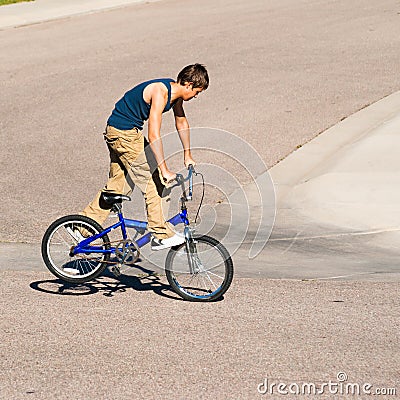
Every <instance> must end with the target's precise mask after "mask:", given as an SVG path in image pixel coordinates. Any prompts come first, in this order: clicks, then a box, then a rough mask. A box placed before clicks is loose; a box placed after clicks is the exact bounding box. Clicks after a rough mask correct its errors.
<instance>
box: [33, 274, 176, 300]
mask: <svg viewBox="0 0 400 400" xmlns="http://www.w3.org/2000/svg"><path fill="white" fill-rule="evenodd" d="M138 269H139V270H140V271H141V273H140V274H139V275H125V274H121V275H120V276H118V277H116V276H115V275H114V274H112V273H111V272H110V271H109V270H108V269H106V270H105V271H104V272H103V274H102V275H101V276H100V277H98V278H97V279H95V280H93V281H91V282H87V283H79V284H77V283H68V282H65V281H62V280H61V279H48V280H41V281H35V282H32V283H30V285H29V286H30V287H31V289H33V290H37V291H38V292H43V293H47V294H54V295H61V296H87V295H93V294H96V293H102V294H103V296H106V297H113V296H115V295H117V294H121V293H125V292H127V291H129V290H135V291H138V292H143V291H148V290H151V291H153V292H154V293H155V294H157V295H159V296H162V297H166V298H169V299H172V300H180V301H183V299H182V298H181V297H179V296H178V295H177V294H176V293H175V292H174V291H173V290H172V289H171V287H170V286H169V285H168V284H165V283H164V282H163V280H162V276H160V274H158V273H156V272H155V271H151V270H148V269H146V268H143V267H139V268H138Z"/></svg>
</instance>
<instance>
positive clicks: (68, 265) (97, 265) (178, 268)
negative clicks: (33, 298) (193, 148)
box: [42, 166, 233, 302]
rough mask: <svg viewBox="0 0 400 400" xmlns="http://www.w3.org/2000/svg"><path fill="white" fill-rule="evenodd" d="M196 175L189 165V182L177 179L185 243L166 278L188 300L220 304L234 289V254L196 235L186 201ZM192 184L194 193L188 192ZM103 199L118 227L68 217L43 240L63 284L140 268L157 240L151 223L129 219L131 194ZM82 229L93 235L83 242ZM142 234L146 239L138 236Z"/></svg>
mask: <svg viewBox="0 0 400 400" xmlns="http://www.w3.org/2000/svg"><path fill="white" fill-rule="evenodd" d="M193 175H201V176H202V174H200V173H197V172H196V171H195V170H194V168H193V166H189V168H188V175H187V177H186V178H184V177H183V176H182V175H181V174H177V177H176V184H175V186H180V187H181V189H182V196H181V198H180V203H181V207H180V208H181V211H180V213H179V214H177V215H175V216H174V217H172V218H171V219H169V220H168V222H170V223H171V224H172V225H174V226H176V225H178V224H182V223H183V224H184V231H183V233H184V237H185V242H184V243H183V244H181V245H178V246H175V247H172V248H170V249H169V252H168V254H167V257H166V260H165V274H166V277H167V279H168V283H169V284H170V286H171V288H172V289H173V290H174V291H175V292H176V293H177V294H178V295H179V296H181V297H182V298H183V299H185V300H190V301H203V302H204V301H214V300H216V299H218V298H220V297H221V296H222V295H223V294H224V293H225V292H226V291H227V290H228V289H229V286H230V285H231V282H232V278H233V262H232V258H231V256H230V254H229V252H228V250H227V249H226V248H225V247H224V246H223V245H222V244H221V243H220V242H219V241H218V240H216V239H214V238H212V237H210V236H206V235H197V234H195V232H194V228H193V227H192V226H191V225H190V222H189V219H188V211H187V207H186V202H187V201H190V200H192V197H193ZM187 181H189V185H188V189H186V188H185V182H187ZM102 197H103V200H104V201H105V202H106V203H108V204H109V205H110V206H111V210H112V211H113V212H115V213H117V214H118V222H117V223H115V224H113V225H111V226H109V227H108V228H106V229H103V227H102V226H101V225H99V224H98V223H97V222H96V221H94V220H93V219H91V218H88V217H86V216H83V215H67V216H65V217H62V218H59V219H57V220H56V221H54V222H53V223H52V224H51V225H50V226H49V227H48V229H47V230H46V232H45V234H44V236H43V239H42V257H43V261H44V263H45V264H46V267H47V268H48V269H49V270H50V272H51V273H53V274H54V275H55V276H56V277H58V278H59V279H61V280H63V281H66V282H70V283H77V284H80V283H85V282H88V281H91V280H93V279H95V278H97V277H98V276H100V275H101V274H102V273H103V272H104V270H105V269H106V268H107V266H110V267H111V271H112V272H113V273H114V274H115V275H116V276H118V275H120V268H121V266H122V265H128V266H134V265H135V263H136V262H137V261H138V259H139V255H140V249H141V248H142V247H143V246H145V245H147V244H148V243H149V242H150V241H151V237H152V236H151V233H150V232H148V233H146V234H145V232H146V230H147V223H146V222H145V221H139V220H134V219H128V218H124V216H123V212H122V202H123V201H125V200H130V198H129V197H128V196H124V195H121V194H116V193H105V192H103V194H102ZM203 198H204V179H203V196H202V199H203ZM201 204H202V200H201V201H200V206H199V209H198V212H197V215H198V214H199V211H200V207H201ZM197 215H196V219H197ZM118 228H120V233H121V236H120V238H119V239H118V240H116V241H113V242H110V239H109V236H108V234H109V233H110V232H111V231H114V230H115V229H118ZM128 229H133V230H134V231H135V232H136V233H135V236H134V238H133V239H132V238H131V236H130V235H128ZM77 231H79V232H86V233H88V235H89V236H88V235H85V236H87V237H85V238H84V239H83V240H81V241H79V237H78V236H77ZM139 235H142V236H140V237H139V238H137V237H138V236H139ZM136 238H137V240H136Z"/></svg>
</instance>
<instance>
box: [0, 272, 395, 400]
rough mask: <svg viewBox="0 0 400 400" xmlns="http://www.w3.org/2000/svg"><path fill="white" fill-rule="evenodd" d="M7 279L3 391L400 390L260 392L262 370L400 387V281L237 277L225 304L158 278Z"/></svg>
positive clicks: (138, 394) (202, 394)
mask: <svg viewBox="0 0 400 400" xmlns="http://www.w3.org/2000/svg"><path fill="white" fill-rule="evenodd" d="M0 278H1V279H0V289H1V292H2V294H3V296H2V297H3V300H2V305H3V307H2V308H3V310H7V316H6V319H5V318H1V319H0V328H1V331H2V332H4V338H5V340H2V341H1V344H0V345H1V353H0V360H1V369H0V383H1V386H0V388H1V392H0V398H1V399H7V400H9V399H27V398H29V399H35V400H36V399H50V398H51V399H71V398H74V399H79V400H87V399H107V400H109V399H178V400H184V399H188V398H191V399H210V400H212V399H224V400H225V399H232V400H236V399H264V398H272V399H280V398H298V399H303V398H304V399H309V398H314V399H320V398H321V399H332V398H338V399H342V398H343V399H352V398H369V397H371V398H372V397H373V398H376V399H379V398H382V399H394V398H396V397H395V396H367V395H365V393H363V392H361V394H362V395H364V396H351V395H348V394H347V393H346V392H345V390H346V386H344V388H343V389H342V393H343V395H341V392H340V391H339V390H340V389H339V386H336V389H337V390H338V391H337V395H336V396H335V394H334V393H335V392H334V391H333V392H329V391H328V390H329V388H328V387H325V388H324V394H323V395H322V394H317V395H315V396H309V395H306V396H303V395H301V394H300V395H297V396H293V395H281V394H279V393H278V392H277V387H275V388H272V390H273V394H272V395H271V394H270V392H269V393H268V394H265V395H262V394H259V393H258V391H257V388H258V386H259V385H260V384H261V383H263V382H265V378H268V381H269V385H271V384H272V383H276V384H278V383H283V384H286V385H287V386H286V390H288V388H289V386H290V385H291V384H297V385H299V387H302V385H303V383H313V384H314V385H315V386H316V387H317V388H318V390H321V385H322V384H323V383H326V384H328V382H329V381H332V382H333V383H336V385H338V384H339V383H340V380H338V378H337V376H338V374H339V373H345V374H346V375H347V377H348V378H347V380H344V381H342V383H343V382H344V383H349V384H357V385H359V387H360V388H362V387H363V385H364V384H370V385H371V388H372V389H371V393H374V392H375V391H376V390H377V389H380V388H388V389H389V388H396V385H397V391H398V390H400V388H399V387H398V382H399V379H398V378H399V374H400V371H399V363H398V359H399V356H400V355H399V347H398V341H399V332H398V325H399V323H400V321H399V311H400V310H399V303H398V301H397V299H398V287H396V286H395V285H393V284H390V283H387V282H386V283H383V282H380V283H376V282H375V283H372V282H363V283H361V282H351V283H350V282H312V281H308V282H300V281H297V282H294V281H284V280H279V281H276V280H265V279H240V280H236V281H235V282H234V284H233V286H232V289H231V290H230V291H229V292H228V293H227V294H226V296H225V299H224V300H223V301H220V302H217V303H213V304H196V303H189V302H183V301H179V300H178V299H177V298H176V295H175V294H174V293H172V292H171V291H170V289H169V286H168V285H165V281H164V280H163V279H160V278H158V277H142V278H134V277H133V278H129V277H124V278H123V279H122V280H121V281H115V279H113V278H110V277H104V278H102V279H101V280H100V281H99V282H93V283H91V284H89V285H84V286H80V287H75V288H69V287H68V286H65V285H63V284H61V283H57V281H56V280H54V279H52V278H49V275H48V274H46V273H37V272H28V271H21V272H18V273H15V272H5V271H1V272H0ZM8 310H16V311H15V312H9V311H8ZM340 379H343V378H340ZM260 389H261V391H263V390H265V388H262V387H261V388H260ZM333 389H334V387H333ZM291 390H296V389H295V387H293V386H292V388H291ZM361 390H362V389H361ZM305 393H306V394H307V392H305ZM321 393H322V392H321Z"/></svg>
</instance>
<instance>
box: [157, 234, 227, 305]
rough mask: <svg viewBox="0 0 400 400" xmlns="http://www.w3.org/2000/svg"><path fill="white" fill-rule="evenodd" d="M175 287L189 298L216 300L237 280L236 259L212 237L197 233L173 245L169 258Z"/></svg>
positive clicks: (168, 268) (168, 269) (168, 272)
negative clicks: (178, 244) (234, 266)
mask: <svg viewBox="0 0 400 400" xmlns="http://www.w3.org/2000/svg"><path fill="white" fill-rule="evenodd" d="M165 269H166V271H165V273H166V276H167V279H168V282H169V284H170V285H171V287H172V289H173V290H174V291H175V292H176V293H177V294H179V296H181V297H182V298H184V299H185V300H190V301H214V300H217V299H218V298H220V297H221V296H222V295H223V294H224V293H225V292H226V291H227V290H228V289H229V286H230V285H231V283H232V279H233V262H232V259H231V256H230V255H229V252H228V250H227V249H226V248H225V247H224V246H223V245H222V244H221V243H220V242H218V240H216V239H214V238H212V237H210V236H205V235H204V236H194V237H193V239H192V240H191V241H188V242H186V243H183V244H181V245H180V246H176V247H174V248H172V249H171V250H170V251H169V252H168V254H167V258H166V261H165Z"/></svg>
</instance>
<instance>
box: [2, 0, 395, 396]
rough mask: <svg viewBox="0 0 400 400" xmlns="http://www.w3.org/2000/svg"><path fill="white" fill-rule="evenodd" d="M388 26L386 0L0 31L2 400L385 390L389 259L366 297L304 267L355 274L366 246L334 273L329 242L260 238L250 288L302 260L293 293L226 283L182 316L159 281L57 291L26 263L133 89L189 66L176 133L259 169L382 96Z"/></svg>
mask: <svg viewBox="0 0 400 400" xmlns="http://www.w3.org/2000/svg"><path fill="white" fill-rule="evenodd" d="M399 12H400V8H399V5H398V2H396V1H394V0H393V1H385V0H382V1H380V2H379V4H378V3H377V2H373V1H370V0H367V1H361V0H359V1H358V0H356V1H352V2H348V1H345V0H341V1H335V2H326V1H294V0H287V1H285V0H283V1H280V2H277V1H268V2H266V1H262V0H254V1H252V2H250V3H249V2H242V1H239V0H237V1H211V0H205V1H202V2H195V1H192V0H189V1H183V0H179V1H178V0H171V1H169V0H165V1H162V2H158V3H150V4H141V5H133V6H129V7H126V8H123V9H118V10H112V11H107V12H102V13H98V14H92V15H86V16H79V17H74V18H70V19H69V18H67V19H63V20H58V21H53V22H47V23H43V24H38V25H32V26H26V27H21V28H17V29H7V30H4V31H0V52H1V55H2V63H1V67H0V82H1V83H0V85H1V88H0V89H1V91H0V93H1V94H0V96H1V97H0V102H1V103H0V128H1V133H0V134H1V138H2V144H3V145H2V147H1V150H0V152H1V168H2V172H3V173H2V177H1V188H2V201H1V205H0V213H1V215H2V217H3V224H1V227H0V242H28V243H32V244H30V245H23V244H18V243H17V244H14V243H10V244H3V245H2V247H1V251H2V252H4V253H6V256H9V257H8V260H11V261H9V262H8V261H7V263H5V265H2V268H1V271H0V291H1V293H2V302H1V309H2V318H0V329H1V332H2V337H1V341H0V346H1V347H0V398H1V399H3V398H4V399H7V400H9V399H26V398H31V399H48V398H53V399H67V398H68V399H69V398H76V399H85V400H86V399H92V398H93V399H94V398H96V399H99V398H100V399H117V398H118V399H124V398H129V399H132V398H133V399H136V398H137V399H142V398H146V399H147V398H148V399H152V398H154V399H172V398H173V399H186V398H189V397H190V398H195V399H196V398H202V399H254V398H268V397H271V398H276V399H277V398H281V397H282V395H279V394H277V393H276V391H275V392H274V395H270V394H266V395H260V394H259V393H258V392H257V387H258V385H259V384H260V383H263V382H265V381H264V379H265V378H268V379H269V382H270V383H271V382H275V383H280V382H281V383H285V384H287V385H290V384H291V383H299V384H300V385H301V384H302V383H304V382H313V383H315V384H317V385H322V384H323V383H327V382H329V380H332V381H334V382H337V376H338V373H340V372H345V373H346V374H347V376H348V378H347V380H346V382H349V383H358V384H360V385H361V386H362V385H363V384H365V383H370V384H371V385H372V387H373V389H379V388H396V385H398V382H399V377H400V370H399V364H398V359H399V357H400V355H399V346H398V343H399V339H400V338H399V333H398V325H399V301H398V282H390V280H391V276H390V273H391V272H396V271H397V252H395V251H393V252H389V253H388V252H385V254H383V253H379V252H378V253H376V255H375V257H376V260H378V261H379V259H380V258H382V259H383V256H385V257H388V256H389V262H390V263H389V264H387V263H386V264H385V262H386V261H387V260H388V258H386V259H385V262H383V261H382V265H379V263H378V264H377V267H376V268H377V269H378V270H382V271H385V273H386V274H387V275H385V276H384V277H383V281H380V282H372V281H368V282H367V281H362V282H360V281H359V278H358V277H357V276H355V277H353V278H351V277H350V278H349V279H353V280H352V281H347V282H342V281H337V280H331V281H327V280H324V278H332V277H331V276H320V275H319V278H322V279H320V280H318V281H314V280H313V279H312V278H313V277H315V274H316V271H315V269H314V264H313V262H314V263H317V264H321V265H322V264H323V266H325V267H327V268H326V270H327V272H329V270H330V267H332V268H336V270H338V269H339V270H340V272H341V273H343V275H344V274H345V273H346V269H347V267H348V266H352V267H353V268H354V265H356V269H357V263H360V265H361V267H360V268H363V267H364V264H365V265H366V267H367V269H368V268H369V267H370V264H369V263H370V260H369V259H367V258H368V257H367V256H362V257H361V258H360V257H357V251H359V252H360V251H361V250H362V249H363V247H362V246H365V241H362V240H359V239H357V238H356V239H355V240H353V241H352V243H351V244H349V247H348V248H347V250H348V252H344V253H343V257H341V260H342V261H341V264H340V263H338V261H337V260H338V259H337V254H340V252H341V251H342V246H341V243H337V242H336V241H333V243H332V241H330V242H329V243H328V244H327V240H326V238H324V237H314V236H312V235H311V236H310V237H305V238H303V239H302V240H291V239H290V240H289V239H288V240H289V241H287V240H286V239H287V237H286V236H285V237H283V234H282V237H280V236H279V235H278V236H277V237H275V241H272V242H271V245H270V246H269V250H267V252H265V253H263V257H264V258H258V259H257V262H255V263H254V264H250V263H249V262H248V265H247V266H246V267H247V268H248V271H249V270H250V269H251V267H253V269H254V268H255V269H256V271H258V270H260V271H262V270H265V265H269V267H270V268H271V269H270V271H271V274H272V275H274V274H275V275H276V276H278V277H281V278H286V277H288V276H292V275H293V271H294V270H295V268H296V265H297V264H296V262H290V260H288V258H287V257H286V255H287V253H288V252H289V250H293V254H294V258H292V260H294V261H296V257H300V256H301V260H302V261H307V262H308V261H309V262H310V265H307V264H306V267H308V268H307V270H306V273H307V274H308V275H307V278H308V280H304V281H301V280H299V279H297V280H284V279H283V280H271V279H262V278H256V279H247V278H237V279H235V280H234V282H233V285H232V287H231V289H230V290H229V291H228V292H227V294H226V295H225V298H224V299H223V301H220V302H217V303H213V304H193V303H188V302H183V301H180V300H179V299H178V298H177V297H176V295H174V293H172V292H171V291H170V288H169V287H168V286H167V285H166V284H165V280H164V278H162V277H158V276H147V277H146V276H141V277H138V276H136V277H134V276H133V277H132V276H123V277H122V278H121V281H116V280H115V279H114V278H112V277H110V276H105V277H102V278H100V279H99V281H97V282H93V283H91V284H89V285H84V286H78V287H68V286H66V285H64V284H62V283H60V282H58V281H57V280H55V279H54V278H53V277H52V276H51V275H50V274H49V273H48V272H47V271H45V270H44V266H43V265H39V264H38V252H37V248H38V246H37V243H38V242H39V240H40V238H41V236H42V235H43V231H44V229H45V228H46V227H47V226H48V225H49V223H50V222H51V221H52V220H54V219H55V217H57V216H60V215H63V214H66V213H73V212H77V211H79V210H80V209H81V208H82V207H84V206H85V205H86V203H87V202H88V201H89V200H90V198H91V197H92V196H93V194H94V193H95V191H96V190H97V189H98V188H99V186H101V185H102V184H103V182H104V180H105V179H106V175H107V168H108V166H107V164H108V159H107V157H108V156H107V152H106V149H105V146H104V144H103V142H102V139H101V132H102V129H103V127H104V124H105V121H106V119H107V117H108V115H109V113H110V111H111V109H112V107H113V105H114V102H115V101H116V100H117V99H118V98H119V97H120V96H121V95H122V94H123V93H124V91H126V90H127V89H129V88H130V87H131V86H132V85H134V84H135V83H136V82H138V81H141V80H144V79H147V78H152V77H155V76H171V75H172V76H173V75H174V74H176V72H178V71H179V69H180V68H181V67H182V66H184V65H186V64H188V63H192V62H194V61H199V62H203V63H205V64H206V65H207V66H208V68H209V71H210V77H211V86H210V88H209V90H207V92H206V93H205V94H204V95H201V96H200V97H199V99H197V100H196V101H194V102H191V103H190V104H188V106H187V114H188V118H189V121H190V122H191V124H192V126H207V127H213V128H220V129H224V130H227V131H230V132H233V133H235V134H237V135H239V136H241V137H242V138H244V139H245V140H246V141H248V142H249V143H250V144H252V145H253V146H254V147H255V148H256V149H257V151H258V153H259V154H260V155H261V157H262V159H263V160H264V162H265V164H266V165H268V166H271V165H273V164H275V163H276V162H277V161H279V160H280V159H281V158H282V157H284V156H286V155H287V154H288V153H290V152H291V151H293V150H294V149H295V148H296V147H297V146H298V145H301V144H304V143H306V142H307V141H308V140H310V139H312V138H313V137H315V136H316V135H317V134H318V133H319V132H321V131H323V130H325V129H326V128H327V127H329V126H332V125H334V124H336V123H337V122H338V121H339V120H341V119H342V118H344V117H346V116H348V115H350V114H353V113H354V112H355V111H357V110H358V109H360V108H362V107H364V106H365V105H367V104H370V103H372V102H374V101H376V100H378V99H380V98H382V97H384V96H386V95H388V94H390V93H392V92H394V91H397V90H398V89H399V87H400V77H399V76H398V72H397V71H398V65H399V61H400V52H399V51H398V49H399V41H400V24H399V21H400V15H399ZM166 117H167V118H165V119H164V124H163V131H164V132H169V131H171V130H172V128H173V126H172V125H173V124H172V117H170V118H168V116H166ZM215 140H216V142H218V136H217V135H216V138H215ZM212 146H213V143H211V147H212ZM198 156H199V157H200V156H201V158H202V159H201V161H204V162H212V161H214V162H215V161H218V159H217V158H215V154H213V153H212V152H210V153H207V152H205V153H204V152H202V153H199V154H198ZM203 157H204V158H203ZM230 167H231V166H230V165H229V168H228V167H226V169H227V170H230V171H231V172H232V173H233V174H237V175H238V176H239V175H240V171H239V170H235V168H236V165H234V166H232V168H230ZM243 180H245V178H243ZM282 215H283V218H284V220H285V222H286V220H288V218H285V214H282ZM283 227H284V228H285V226H284V225H283ZM278 233H279V232H278ZM305 233H307V232H305ZM332 245H333V247H332ZM27 249H28V250H27ZM329 249H330V250H329ZM319 252H320V253H319ZM20 253H24V256H25V258H24V261H23V262H18V260H19V257H18V256H19V254H20ZM322 254H323V255H324V256H323V257H321V258H318V257H319V256H321V255H322ZM10 255H11V256H10ZM299 255H300V256H299ZM2 256H3V258H2V259H3V260H4V259H5V258H6V259H7V257H5V258H4V254H2ZM331 256H332V257H331ZM267 257H271V258H270V259H269V261H268V263H269V264H267V262H266V261H265V259H266V258H267ZM285 257H286V258H285ZM363 257H364V258H363ZM378 261H377V262H378ZM25 262H26V264H24V263H25ZM373 262H374V263H375V258H374V261H373ZM384 264H385V265H384ZM274 266H275V267H274ZM274 268H275V270H274ZM38 269H41V270H40V271H38ZM245 272H246V271H245ZM303 272H304V271H299V274H298V276H297V275H296V277H301V276H302V275H304V273H303ZM252 273H254V270H253V271H252ZM328 275H329V274H328ZM361 278H362V277H361ZM385 280H386V282H385ZM340 376H343V375H340ZM398 390H400V388H399V387H397V391H398ZM283 397H288V396H283ZM299 397H300V398H312V396H297V398H299ZM374 397H376V398H379V397H380V398H388V399H389V398H394V397H393V396H386V397H385V396H374ZM315 398H318V399H324V398H326V399H331V398H332V393H331V394H328V393H325V394H324V395H318V396H315ZM339 398H349V397H348V396H346V395H343V396H340V397H339ZM351 398H353V397H351Z"/></svg>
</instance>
